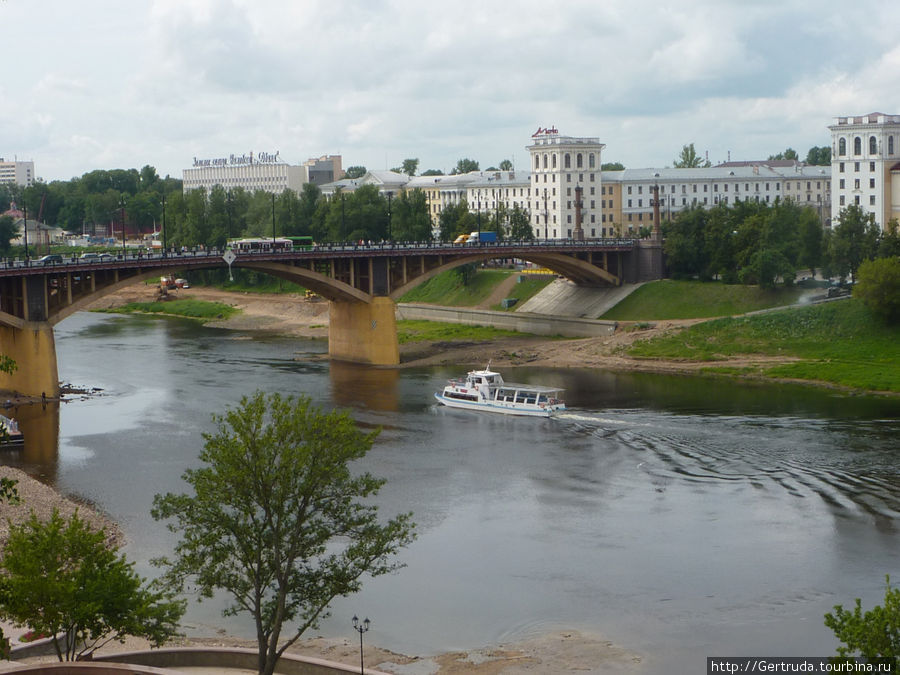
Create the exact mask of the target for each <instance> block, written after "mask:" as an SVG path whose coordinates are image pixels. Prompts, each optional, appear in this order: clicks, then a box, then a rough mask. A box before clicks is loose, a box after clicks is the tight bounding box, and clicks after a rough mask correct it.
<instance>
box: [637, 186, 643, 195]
mask: <svg viewBox="0 0 900 675" xmlns="http://www.w3.org/2000/svg"><path fill="white" fill-rule="evenodd" d="M638 194H639V195H642V194H644V186H643V185H638Z"/></svg>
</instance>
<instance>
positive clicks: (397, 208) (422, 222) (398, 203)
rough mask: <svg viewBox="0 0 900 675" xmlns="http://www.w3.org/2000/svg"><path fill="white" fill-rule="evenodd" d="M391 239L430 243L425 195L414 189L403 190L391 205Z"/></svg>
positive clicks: (428, 217) (429, 223) (429, 220)
mask: <svg viewBox="0 0 900 675" xmlns="http://www.w3.org/2000/svg"><path fill="white" fill-rule="evenodd" d="M391 239H393V240H394V241H431V217H430V216H429V214H428V200H427V198H426V197H425V193H424V192H423V191H422V190H420V189H419V188H416V189H414V190H403V191H402V192H401V193H400V194H399V195H398V196H397V197H396V198H394V199H393V202H392V204H391Z"/></svg>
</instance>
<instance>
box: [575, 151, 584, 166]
mask: <svg viewBox="0 0 900 675" xmlns="http://www.w3.org/2000/svg"><path fill="white" fill-rule="evenodd" d="M583 166H584V162H583V161H582V154H581V153H580V152H579V153H578V154H577V155H575V168H576V169H580V168H582V167H583Z"/></svg>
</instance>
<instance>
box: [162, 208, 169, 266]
mask: <svg viewBox="0 0 900 675" xmlns="http://www.w3.org/2000/svg"><path fill="white" fill-rule="evenodd" d="M162 202H163V222H162V245H163V258H165V257H166V256H167V255H168V246H166V193H165V192H164V193H163V196H162Z"/></svg>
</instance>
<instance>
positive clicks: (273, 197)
mask: <svg viewBox="0 0 900 675" xmlns="http://www.w3.org/2000/svg"><path fill="white" fill-rule="evenodd" d="M272 248H273V249H274V248H275V193H274V192H273V193H272Z"/></svg>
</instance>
